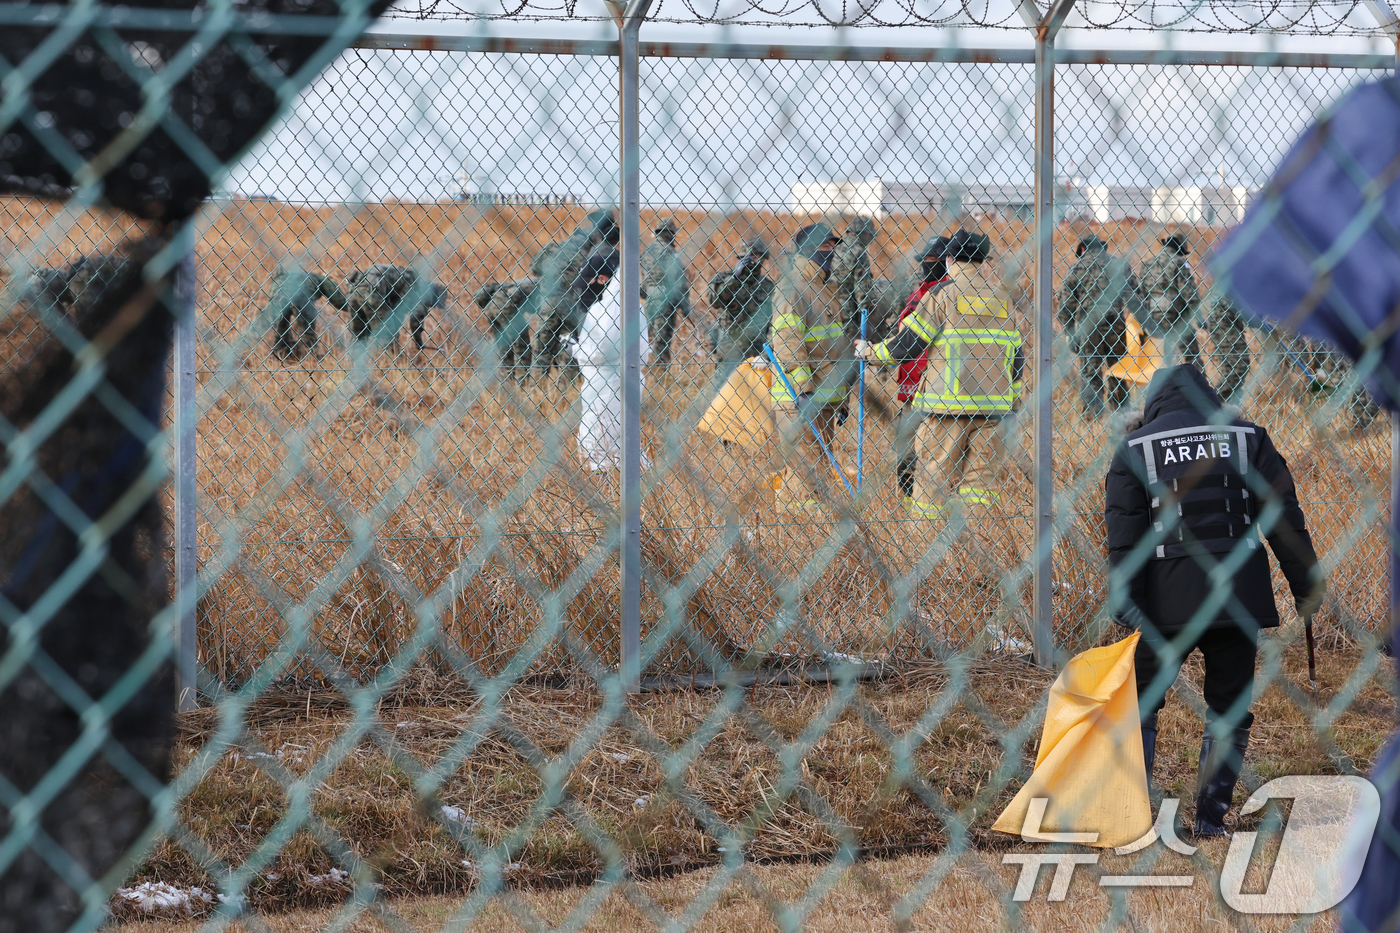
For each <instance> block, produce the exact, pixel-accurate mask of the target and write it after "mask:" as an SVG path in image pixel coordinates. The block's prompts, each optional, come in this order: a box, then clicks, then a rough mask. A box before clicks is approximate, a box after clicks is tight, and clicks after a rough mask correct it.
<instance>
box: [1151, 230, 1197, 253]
mask: <svg viewBox="0 0 1400 933" xmlns="http://www.w3.org/2000/svg"><path fill="white" fill-rule="evenodd" d="M1157 242H1159V243H1161V244H1162V245H1163V246H1165V247H1166V248H1167V249H1169V250H1171V251H1172V252H1173V253H1176V254H1177V255H1178V256H1189V255H1190V254H1191V242H1190V241H1189V240H1187V239H1186V234H1184V233H1172V234H1169V235H1167V236H1164V237H1162V238H1161V239H1160V240H1158V241H1157Z"/></svg>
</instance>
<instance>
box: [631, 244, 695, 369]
mask: <svg viewBox="0 0 1400 933" xmlns="http://www.w3.org/2000/svg"><path fill="white" fill-rule="evenodd" d="M653 232H654V233H655V234H656V239H654V240H652V241H651V242H650V243H649V244H647V248H646V249H644V250H642V294H643V295H645V296H646V311H647V322H648V329H649V330H650V332H651V346H652V349H653V350H654V351H655V356H654V357H653V358H654V359H655V361H656V362H657V363H659V364H661V365H662V366H665V365H666V364H668V363H670V362H671V338H672V336H673V335H674V334H675V331H676V317H677V315H681V316H684V317H686V318H689V317H690V277H689V276H688V275H686V271H685V260H683V259H681V256H680V253H678V252H677V251H676V222H675V221H674V220H672V219H671V218H669V217H668V218H666V219H665V220H663V221H661V223H659V224H657V225H656V229H655V230H654V231H653Z"/></svg>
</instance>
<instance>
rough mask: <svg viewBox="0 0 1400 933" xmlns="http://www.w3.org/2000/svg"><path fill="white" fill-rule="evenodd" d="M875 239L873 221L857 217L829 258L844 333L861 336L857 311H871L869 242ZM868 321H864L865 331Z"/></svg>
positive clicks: (853, 336) (871, 279) (853, 338)
mask: <svg viewBox="0 0 1400 933" xmlns="http://www.w3.org/2000/svg"><path fill="white" fill-rule="evenodd" d="M874 242H875V221H873V220H871V219H870V218H869V217H857V218H856V219H855V220H852V221H851V222H850V223H848V224H846V234H845V236H843V237H842V238H841V242H840V244H839V245H837V247H836V255H835V256H833V257H832V260H831V281H832V282H835V283H836V294H837V295H839V296H840V298H841V316H842V320H843V321H845V324H846V336H848V337H849V338H850V339H852V340H855V339H857V338H858V337H860V311H861V309H862V308H864V309H865V310H866V311H870V310H871V308H870V301H871V298H872V291H873V287H874V277H873V276H872V275H871V274H870V244H871V243H874ZM868 328H869V324H868V323H867V333H868Z"/></svg>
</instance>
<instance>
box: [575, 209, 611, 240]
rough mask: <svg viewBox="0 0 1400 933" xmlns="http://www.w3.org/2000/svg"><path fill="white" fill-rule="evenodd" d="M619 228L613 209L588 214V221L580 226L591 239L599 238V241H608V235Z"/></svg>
mask: <svg viewBox="0 0 1400 933" xmlns="http://www.w3.org/2000/svg"><path fill="white" fill-rule="evenodd" d="M616 228H617V218H616V217H614V216H613V212H612V209H611V208H599V209H598V210H596V211H589V212H588V219H587V220H585V221H584V222H583V223H582V224H580V225H579V229H581V230H583V231H584V232H585V233H587V234H588V235H589V237H597V238H598V239H599V240H604V239H607V236H608V234H609V233H610V232H611V231H612V230H614V229H616Z"/></svg>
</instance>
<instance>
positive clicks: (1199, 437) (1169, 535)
mask: <svg viewBox="0 0 1400 933" xmlns="http://www.w3.org/2000/svg"><path fill="white" fill-rule="evenodd" d="M1253 433H1254V428H1252V427H1249V426H1247V425H1236V424H1228V425H1214V424H1197V425H1190V426H1187V427H1183V428H1173V429H1172V430H1170V431H1161V432H1158V433H1156V434H1148V435H1146V436H1144V437H1138V438H1132V439H1130V440H1129V441H1128V447H1129V448H1132V449H1135V450H1137V451H1138V452H1139V453H1141V454H1142V457H1143V461H1144V463H1143V466H1144V474H1145V476H1146V478H1147V492H1148V494H1149V495H1150V496H1151V497H1152V510H1151V512H1152V528H1153V531H1155V532H1157V533H1158V534H1165V537H1163V538H1162V539H1160V540H1159V542H1158V544H1157V548H1156V550H1155V551H1154V556H1155V557H1157V558H1169V557H1187V556H1190V555H1191V554H1192V553H1193V552H1199V551H1200V550H1205V551H1209V552H1212V553H1222V552H1229V551H1232V550H1234V548H1235V547H1236V546H1237V545H1238V544H1239V543H1240V542H1241V541H1243V542H1245V546H1246V547H1249V548H1256V547H1258V546H1259V535H1258V532H1257V531H1256V530H1255V524H1254V517H1255V515H1256V514H1257V512H1256V508H1255V505H1254V503H1255V499H1254V498H1253V497H1251V496H1250V493H1249V489H1248V487H1247V486H1246V485H1245V476H1246V475H1247V474H1248V473H1249V444H1248V440H1247V438H1248V435H1250V434H1253Z"/></svg>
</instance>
